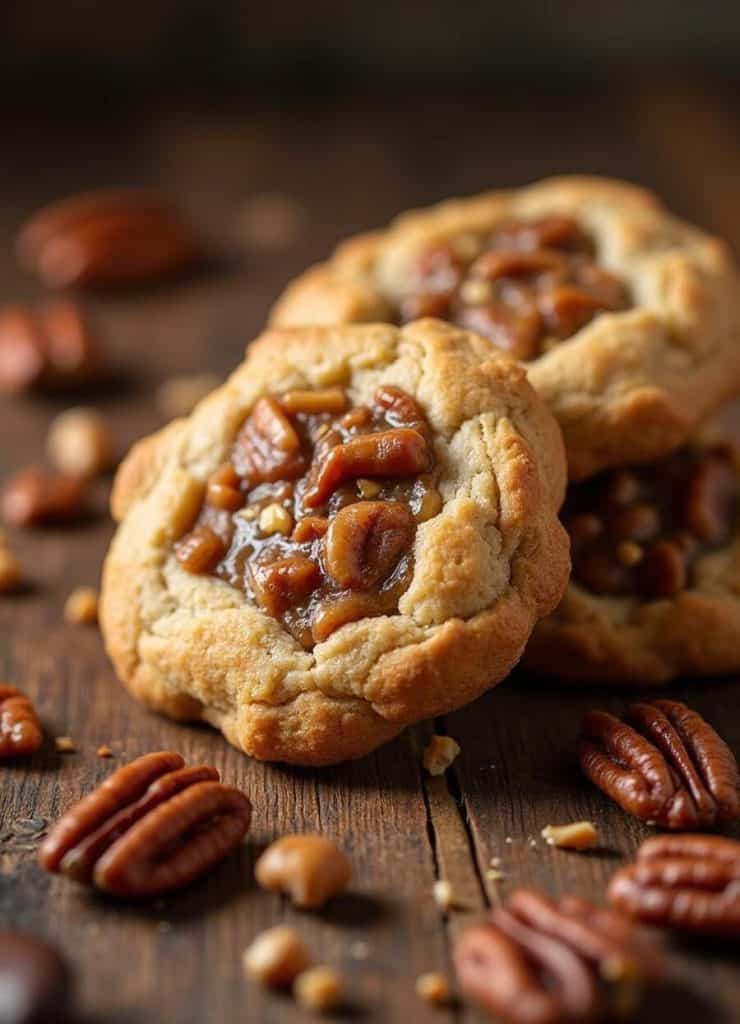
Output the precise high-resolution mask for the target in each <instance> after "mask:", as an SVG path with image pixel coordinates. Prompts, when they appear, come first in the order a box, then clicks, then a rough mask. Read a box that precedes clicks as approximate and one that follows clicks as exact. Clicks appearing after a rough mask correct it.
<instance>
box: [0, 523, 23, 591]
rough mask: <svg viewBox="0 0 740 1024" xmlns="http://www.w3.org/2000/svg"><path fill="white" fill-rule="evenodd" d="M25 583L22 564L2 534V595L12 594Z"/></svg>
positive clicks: (0, 557) (0, 560)
mask: <svg viewBox="0 0 740 1024" xmlns="http://www.w3.org/2000/svg"><path fill="white" fill-rule="evenodd" d="M22 582H23V570H22V569H21V563H20V562H19V561H18V559H17V558H16V557H15V555H14V554H13V552H12V551H11V550H10V548H9V547H8V542H7V539H6V537H5V534H4V533H2V532H0V594H10V593H12V592H13V591H14V590H17V589H18V588H19V587H20V585H21V583H22Z"/></svg>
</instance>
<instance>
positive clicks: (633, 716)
mask: <svg viewBox="0 0 740 1024" xmlns="http://www.w3.org/2000/svg"><path fill="white" fill-rule="evenodd" d="M581 736H582V738H581V741H580V744H579V759H580V763H581V768H582V769H583V771H584V772H585V773H586V775H587V776H588V777H589V779H591V781H592V782H593V783H594V785H596V786H598V787H599V789H601V790H603V791H604V792H605V793H606V794H607V795H608V796H610V797H611V798H612V799H613V800H615V801H616V802H617V803H618V804H619V806H620V807H622V808H624V810H625V811H628V812H629V813H630V814H633V815H634V816H635V817H636V818H639V819H640V820H641V821H647V822H650V823H654V824H657V825H661V826H662V827H663V828H669V829H698V828H706V827H707V826H712V825H716V824H717V823H718V822H722V821H733V820H735V819H736V818H738V817H740V774H739V773H738V766H737V761H736V760H735V756H734V754H733V753H732V751H731V750H730V748H729V747H728V746H727V744H726V743H725V742H724V740H723V739H722V738H721V737H720V736H718V734H717V733H716V732H715V731H714V729H713V728H712V727H711V725H709V724H708V723H707V722H705V721H704V719H703V718H702V717H701V715H699V714H697V712H695V711H692V710H691V709H690V708H688V707H687V706H686V705H685V704H682V703H680V702H679V701H673V700H656V701H652V702H651V703H649V704H647V703H640V704H633V705H632V706H631V707H630V708H629V709H628V711H627V714H626V716H625V720H624V721H621V720H620V719H618V718H615V717H614V716H613V715H610V714H607V713H606V712H604V711H591V712H590V713H589V714H588V715H586V717H585V718H584V720H583V723H582V726H581Z"/></svg>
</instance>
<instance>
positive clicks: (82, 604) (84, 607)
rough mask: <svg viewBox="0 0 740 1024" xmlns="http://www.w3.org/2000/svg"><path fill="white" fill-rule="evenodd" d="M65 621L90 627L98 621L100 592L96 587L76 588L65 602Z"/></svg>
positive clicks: (73, 624)
mask: <svg viewBox="0 0 740 1024" xmlns="http://www.w3.org/2000/svg"><path fill="white" fill-rule="evenodd" d="M64 621H65V622H67V623H69V624H70V625H72V626H83V625H84V626H90V625H93V624H94V623H96V622H97V621H98V592H97V590H96V589H95V588H94V587H75V589H74V590H73V591H72V593H71V594H70V595H69V597H68V598H67V600H66V601H65V602H64Z"/></svg>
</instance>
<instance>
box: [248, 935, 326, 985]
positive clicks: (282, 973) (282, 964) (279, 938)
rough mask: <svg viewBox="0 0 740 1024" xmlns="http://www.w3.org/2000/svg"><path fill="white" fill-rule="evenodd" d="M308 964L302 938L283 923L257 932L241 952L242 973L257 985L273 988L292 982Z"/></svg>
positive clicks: (308, 958)
mask: <svg viewBox="0 0 740 1024" xmlns="http://www.w3.org/2000/svg"><path fill="white" fill-rule="evenodd" d="M310 963H311V958H310V956H309V955H308V950H307V949H306V947H305V945H304V944H303V941H302V939H301V938H300V936H299V935H298V934H297V932H295V931H294V929H293V928H289V927H288V926H287V925H277V927H275V928H268V929H267V931H264V932H261V933H260V934H259V935H258V936H257V938H256V939H254V940H253V941H252V943H251V944H250V945H249V946H247V948H246V949H245V950H244V952H243V953H242V965H243V967H244V970H245V972H246V973H247V974H249V975H251V976H252V977H253V978H255V979H256V980H257V981H259V982H260V984H262V985H269V986H271V987H273V988H284V987H286V986H288V985H292V984H293V981H294V980H295V979H296V978H297V977H298V975H299V974H301V972H302V971H305V970H306V969H307V968H308V966H309V965H310Z"/></svg>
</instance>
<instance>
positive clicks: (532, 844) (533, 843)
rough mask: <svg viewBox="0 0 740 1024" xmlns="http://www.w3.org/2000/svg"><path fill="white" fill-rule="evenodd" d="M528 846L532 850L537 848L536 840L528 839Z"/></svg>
mask: <svg viewBox="0 0 740 1024" xmlns="http://www.w3.org/2000/svg"><path fill="white" fill-rule="evenodd" d="M529 845H530V847H531V848H532V849H534V848H535V847H536V846H537V840H536V839H530V840H529Z"/></svg>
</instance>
